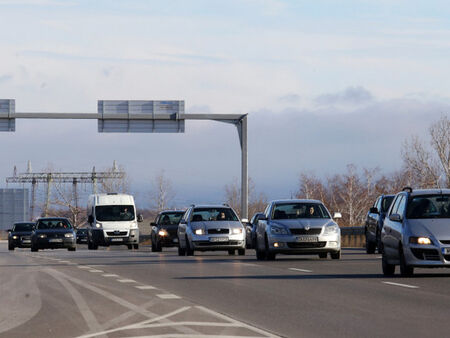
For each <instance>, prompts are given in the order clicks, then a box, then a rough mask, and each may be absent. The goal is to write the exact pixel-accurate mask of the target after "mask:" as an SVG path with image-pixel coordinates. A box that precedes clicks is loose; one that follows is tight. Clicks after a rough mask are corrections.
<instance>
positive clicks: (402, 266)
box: [399, 248, 414, 277]
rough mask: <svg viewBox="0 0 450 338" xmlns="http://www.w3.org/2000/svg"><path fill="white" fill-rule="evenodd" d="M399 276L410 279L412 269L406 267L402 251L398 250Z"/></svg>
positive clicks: (408, 266) (412, 272)
mask: <svg viewBox="0 0 450 338" xmlns="http://www.w3.org/2000/svg"><path fill="white" fill-rule="evenodd" d="M399 256H400V274H401V275H402V276H404V277H411V276H412V275H413V274H414V267H412V266H410V265H407V264H406V260H405V255H404V254H403V250H402V249H401V248H400V252H399Z"/></svg>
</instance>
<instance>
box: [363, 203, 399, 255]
mask: <svg viewBox="0 0 450 338" xmlns="http://www.w3.org/2000/svg"><path fill="white" fill-rule="evenodd" d="M394 197H395V195H381V196H378V198H377V200H376V201H375V203H374V204H373V206H372V207H371V208H370V210H369V212H368V213H367V217H366V225H365V235H366V252H367V253H368V254H373V253H374V252H375V249H376V248H378V253H381V251H382V243H381V230H382V229H383V223H384V219H385V217H386V213H387V211H388V210H389V207H390V206H391V203H392V201H393V200H394Z"/></svg>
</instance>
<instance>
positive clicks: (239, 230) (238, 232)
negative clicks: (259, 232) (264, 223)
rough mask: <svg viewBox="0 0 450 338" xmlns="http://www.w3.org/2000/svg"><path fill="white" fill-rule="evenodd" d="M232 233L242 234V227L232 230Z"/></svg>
mask: <svg viewBox="0 0 450 338" xmlns="http://www.w3.org/2000/svg"><path fill="white" fill-rule="evenodd" d="M232 233H233V234H234V235H240V234H242V228H234V229H233V230H232Z"/></svg>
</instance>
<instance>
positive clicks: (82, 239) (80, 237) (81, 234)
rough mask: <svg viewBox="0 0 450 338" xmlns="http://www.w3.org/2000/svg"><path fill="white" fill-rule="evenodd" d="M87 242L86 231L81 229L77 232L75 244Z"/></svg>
mask: <svg viewBox="0 0 450 338" xmlns="http://www.w3.org/2000/svg"><path fill="white" fill-rule="evenodd" d="M87 242H88V230H87V229H85V228H83V229H78V230H77V243H78V244H87Z"/></svg>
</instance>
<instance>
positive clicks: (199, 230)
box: [195, 229, 205, 236]
mask: <svg viewBox="0 0 450 338" xmlns="http://www.w3.org/2000/svg"><path fill="white" fill-rule="evenodd" d="M195 234H196V235H199V236H201V235H204V234H205V231H204V230H203V229H195Z"/></svg>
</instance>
